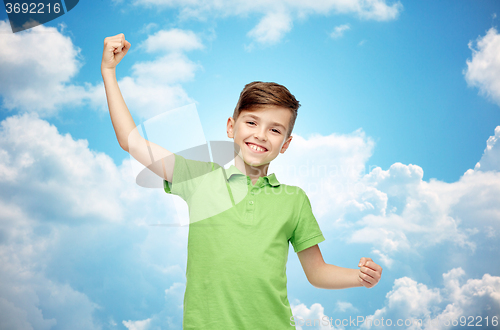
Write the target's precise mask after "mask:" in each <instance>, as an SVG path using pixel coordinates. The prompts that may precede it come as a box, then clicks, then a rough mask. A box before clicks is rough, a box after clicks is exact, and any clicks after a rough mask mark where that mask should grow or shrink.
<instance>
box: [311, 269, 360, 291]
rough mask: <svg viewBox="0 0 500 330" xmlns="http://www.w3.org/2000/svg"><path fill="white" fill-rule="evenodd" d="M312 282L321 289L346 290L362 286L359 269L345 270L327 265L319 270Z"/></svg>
mask: <svg viewBox="0 0 500 330" xmlns="http://www.w3.org/2000/svg"><path fill="white" fill-rule="evenodd" d="M310 282H311V284H312V285H313V286H315V287H317V288H320V289H346V288H353V287H359V286H362V285H361V283H360V281H359V269H351V268H343V267H339V266H335V265H330V264H327V263H324V264H323V265H322V266H320V267H318V268H317V270H316V272H314V276H313V277H312V278H311V279H310Z"/></svg>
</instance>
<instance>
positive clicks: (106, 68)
mask: <svg viewBox="0 0 500 330" xmlns="http://www.w3.org/2000/svg"><path fill="white" fill-rule="evenodd" d="M130 46H131V44H130V43H129V42H128V41H127V40H125V35H124V34H123V33H120V34H118V35H116V36H113V37H107V38H105V39H104V51H103V54H102V63H101V74H102V79H103V81H104V88H105V90H106V98H107V100H108V108H109V115H110V116H111V122H112V123H113V128H114V130H115V133H116V138H117V139H118V143H119V144H120V147H121V148H122V149H123V150H125V151H127V152H128V153H130V155H132V157H134V158H135V159H137V161H139V162H140V163H141V164H143V165H144V166H146V167H148V168H149V169H150V170H151V171H153V172H154V173H155V174H157V175H158V176H159V177H161V178H162V179H165V180H167V181H170V182H171V181H172V173H173V170H174V163H175V158H174V156H173V153H172V152H170V151H168V150H167V149H165V148H163V147H161V146H159V145H157V144H155V143H153V142H150V141H147V140H146V139H144V138H143V137H141V135H140V134H139V132H138V130H137V129H136V125H135V123H134V119H133V118H132V115H131V114H130V111H129V110H128V108H127V105H126V104H125V101H124V99H123V96H122V94H121V92H120V87H119V86H118V82H117V80H116V65H117V64H118V63H120V61H121V60H122V58H123V57H124V56H125V55H126V54H127V52H128V50H129V49H130Z"/></svg>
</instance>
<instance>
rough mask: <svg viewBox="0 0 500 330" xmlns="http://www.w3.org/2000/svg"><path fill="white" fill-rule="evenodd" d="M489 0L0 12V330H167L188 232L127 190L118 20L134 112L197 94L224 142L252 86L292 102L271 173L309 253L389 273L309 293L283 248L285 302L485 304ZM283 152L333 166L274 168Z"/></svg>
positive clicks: (336, 307) (319, 311) (492, 83)
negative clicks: (265, 86) (294, 196)
mask: <svg viewBox="0 0 500 330" xmlns="http://www.w3.org/2000/svg"><path fill="white" fill-rule="evenodd" d="M499 9H500V5H499V4H498V2H497V1H486V0H483V1H465V0H463V1H399V2H396V1H384V0H373V1H361V0H349V1H337V0H324V1H318V2H314V4H312V3H311V2H308V1H294V2H291V1H275V2H273V4H267V3H264V2H258V1H257V2H245V1H231V2H229V1H227V2H226V1H220V2H215V1H203V2H202V1H191V2H187V1H180V0H179V1H161V0H156V1H146V0H136V1H126V0H122V1H94V2H90V1H80V3H79V4H78V5H77V6H76V7H75V8H74V9H73V10H72V11H70V12H69V13H67V14H65V15H63V16H61V17H60V18H58V19H56V20H54V21H51V22H49V23H46V24H44V25H43V26H39V27H37V28H33V29H30V30H26V31H24V32H20V33H16V34H12V32H11V31H10V26H9V25H8V21H7V16H6V14H5V12H4V11H3V8H2V11H1V13H0V30H1V34H0V116H1V118H0V120H1V121H2V125H1V128H0V136H1V137H2V138H1V139H0V154H1V155H2V156H1V157H0V184H1V186H2V192H1V193H0V208H1V209H2V212H1V216H0V242H1V245H0V257H1V258H2V259H1V260H2V264H3V265H6V266H5V267H2V270H0V279H1V281H0V283H2V284H0V316H2V317H0V319H2V321H0V325H3V326H1V327H2V328H3V327H11V328H15V329H25V328H26V329H31V328H33V329H69V328H71V329H75V327H74V324H79V325H80V327H81V328H82V329H94V328H95V329H125V328H128V329H144V330H146V329H180V326H181V323H180V322H181V317H182V310H181V309H180V308H179V305H180V304H181V303H182V295H183V290H184V287H183V285H184V283H185V277H184V271H185V262H186V260H185V257H186V253H185V244H186V235H187V230H185V228H166V227H156V226H151V224H154V223H165V222H171V221H172V219H175V218H176V217H180V216H181V214H182V212H183V209H182V205H181V204H180V203H179V200H178V199H176V197H175V196H166V195H165V194H164V193H162V192H161V191H160V190H158V189H144V188H141V187H138V186H137V185H135V181H134V180H135V178H134V175H133V173H132V171H131V164H130V162H129V160H130V157H129V155H128V154H127V153H126V152H124V151H123V150H121V149H120V147H119V145H118V142H117V141H116V137H115V134H114V131H113V128H112V125H111V121H110V118H109V114H108V113H107V104H106V99H105V94H104V88H103V85H102V78H101V73H100V62H101V56H102V48H103V41H104V38H105V37H108V36H112V35H116V34H118V33H124V34H125V37H126V39H127V40H128V41H129V42H131V44H132V48H131V50H130V51H129V53H128V54H127V55H126V57H125V58H124V59H123V60H122V62H121V63H120V64H119V66H118V68H117V77H118V80H119V83H120V87H121V90H122V93H123V96H124V98H125V101H126V102H127V105H128V107H129V109H130V111H131V113H132V115H133V117H134V119H135V121H136V123H137V124H139V123H141V122H143V121H147V120H148V119H150V118H153V117H155V116H156V115H159V114H161V113H165V112H166V111H168V110H172V109H174V108H176V107H179V106H182V105H186V104H189V103H192V102H195V103H196V108H197V111H198V115H199V119H200V122H201V125H202V126H203V133H204V136H205V138H206V139H207V140H228V139H227V136H225V132H226V128H225V125H226V121H227V118H228V117H229V116H231V115H232V112H233V109H234V106H235V104H236V102H237V100H238V96H239V93H240V92H241V90H242V88H243V86H244V85H245V84H246V83H248V82H251V81H254V80H261V81H275V82H278V83H281V84H283V85H285V86H287V87H288V88H289V89H290V91H291V92H292V93H293V94H294V95H295V96H296V97H297V99H298V100H299V101H300V102H301V104H302V106H301V108H300V109H299V114H298V118H297V122H296V124H295V128H294V132H293V134H294V135H295V136H294V140H293V141H292V144H291V147H290V149H289V151H287V153H285V154H284V155H281V156H279V157H278V159H276V160H275V161H274V162H273V164H272V166H274V170H275V172H276V175H277V177H278V179H279V180H280V181H282V182H285V183H290V184H296V185H299V186H301V187H302V188H304V190H305V191H306V192H307V193H308V196H309V197H310V199H311V203H312V206H313V211H314V212H315V215H316V217H317V219H318V222H319V223H320V226H321V228H322V230H323V232H324V234H325V237H326V241H325V242H324V243H321V244H320V248H321V250H322V252H323V256H324V257H325V261H327V262H329V263H334V264H338V265H340V266H344V267H351V268H355V267H356V264H357V261H358V260H359V258H360V257H362V256H370V257H372V258H373V259H374V260H376V261H377V262H379V263H380V264H381V265H382V266H383V267H384V274H383V280H382V282H381V283H380V284H379V285H378V286H377V287H375V288H374V289H371V290H366V289H362V288H356V289H350V290H341V291H329V290H319V289H316V288H314V287H312V286H311V285H310V284H308V283H307V280H306V279H305V276H304V274H303V271H302V269H301V267H300V264H299V263H298V259H297V257H296V255H295V253H293V250H291V253H290V256H289V263H288V278H289V285H288V290H289V299H290V302H291V303H292V304H293V306H292V307H293V310H294V312H296V313H297V315H301V316H302V317H304V318H307V317H311V318H313V317H319V316H321V315H326V316H328V317H333V318H334V319H335V318H344V317H349V316H355V315H363V316H369V315H373V316H375V317H379V318H380V317H384V318H388V317H389V318H393V319H394V320H395V319H397V318H423V317H431V318H436V317H438V316H439V317H441V318H445V319H446V318H449V319H453V318H458V317H459V316H461V315H463V313H466V312H467V313H468V314H467V315H470V313H473V315H474V316H482V317H483V318H484V317H486V316H489V317H490V318H491V317H492V316H493V315H500V301H499V300H498V294H499V292H500V274H499V273H500V269H499V267H498V263H497V262H495V261H494V260H496V259H497V258H498V252H499V245H498V238H497V236H498V235H499V233H500V207H499V205H500V197H499V196H500V174H499V170H500V146H499V144H500V142H497V141H498V140H499V139H500V109H499V107H500V78H499V77H500V59H499V56H498V54H500V33H499V32H498V24H499V18H498V17H497V14H499V13H500V10H499ZM166 127H167V128H168V124H167V126H166ZM190 129H192V127H187V128H186V132H187V133H188V134H189V130H190ZM196 134H200V132H199V130H197V132H196ZM155 142H156V141H155ZM159 142H160V141H159ZM159 142H158V143H159ZM161 142H162V143H163V141H161ZM165 143H166V144H167V145H166V146H170V144H168V143H172V142H165ZM172 148H175V145H174V144H172ZM306 160H309V163H308V162H307V161H306ZM289 164H295V166H297V167H298V166H300V165H304V166H306V167H308V168H313V167H314V166H317V165H320V164H328V165H329V166H331V167H334V168H337V169H340V174H337V175H330V176H329V177H327V178H324V177H323V178H320V177H316V176H314V175H312V174H310V175H305V176H301V175H296V174H294V173H292V172H286V171H284V170H281V171H280V169H285V168H286V166H287V165H289ZM327 189H328V190H327ZM13 288H17V289H16V290H17V291H16V290H14V289H13ZM412 302H413V303H412ZM414 302H418V304H415V303H414ZM461 313H462V314H461ZM1 322H4V323H3V324H2V323H1ZM484 325H486V324H485V323H484ZM307 328H308V327H304V329H307ZM336 328H339V327H336ZM340 328H342V327H340ZM346 328H353V329H354V328H359V327H346ZM377 328H378V327H377ZM450 328H452V327H446V326H444V325H442V326H441V327H440V329H450ZM325 329H326V328H325Z"/></svg>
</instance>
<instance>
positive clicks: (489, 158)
mask: <svg viewBox="0 0 500 330" xmlns="http://www.w3.org/2000/svg"><path fill="white" fill-rule="evenodd" d="M474 171H483V172H484V171H500V126H497V127H496V128H495V135H493V136H490V137H489V138H488V141H486V149H484V153H483V156H482V157H481V160H480V161H479V162H478V163H477V164H476V166H475V167H474Z"/></svg>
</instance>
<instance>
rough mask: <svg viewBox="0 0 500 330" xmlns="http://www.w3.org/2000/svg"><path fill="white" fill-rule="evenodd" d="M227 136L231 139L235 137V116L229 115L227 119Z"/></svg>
mask: <svg viewBox="0 0 500 330" xmlns="http://www.w3.org/2000/svg"><path fill="white" fill-rule="evenodd" d="M227 137H228V138H230V139H234V119H233V117H229V118H228V119H227Z"/></svg>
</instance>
